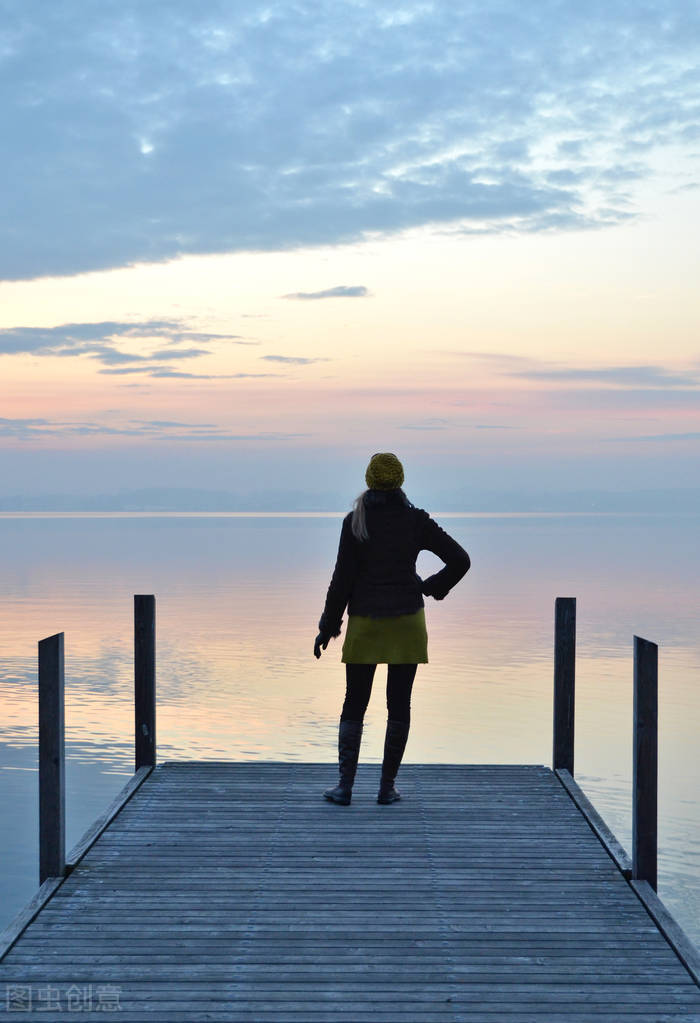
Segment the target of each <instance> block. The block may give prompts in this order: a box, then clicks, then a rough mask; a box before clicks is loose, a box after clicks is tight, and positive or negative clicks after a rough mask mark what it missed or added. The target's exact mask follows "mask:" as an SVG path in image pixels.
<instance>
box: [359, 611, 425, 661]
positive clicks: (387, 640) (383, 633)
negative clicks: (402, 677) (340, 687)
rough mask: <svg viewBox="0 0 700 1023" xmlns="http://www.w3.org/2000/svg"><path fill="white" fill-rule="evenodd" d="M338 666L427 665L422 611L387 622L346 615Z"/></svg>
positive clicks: (388, 618)
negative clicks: (346, 625) (340, 664)
mask: <svg viewBox="0 0 700 1023" xmlns="http://www.w3.org/2000/svg"><path fill="white" fill-rule="evenodd" d="M341 663H343V664H427V663H428V632H427V629H426V627H425V608H421V609H420V610H419V611H416V612H415V613H414V614H410V615H394V616H392V617H386V618H370V617H369V616H367V615H349V616H348V627H347V629H346V631H345V640H344V642H343V653H342V657H341Z"/></svg>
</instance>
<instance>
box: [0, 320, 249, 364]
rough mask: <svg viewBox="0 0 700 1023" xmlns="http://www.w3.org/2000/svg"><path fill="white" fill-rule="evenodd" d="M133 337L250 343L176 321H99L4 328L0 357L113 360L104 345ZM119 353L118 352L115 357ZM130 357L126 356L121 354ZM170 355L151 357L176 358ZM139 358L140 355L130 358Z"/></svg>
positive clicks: (174, 341)
mask: <svg viewBox="0 0 700 1023" xmlns="http://www.w3.org/2000/svg"><path fill="white" fill-rule="evenodd" d="M134 338H139V339H144V340H149V339H151V340H158V341H161V342H162V341H165V342H167V343H168V344H171V345H176V344H181V343H182V342H184V341H189V342H198V343H199V344H204V343H206V342H209V343H211V342H217V341H219V342H227V343H231V344H253V345H257V344H259V343H260V342H259V341H249V340H244V339H243V338H241V337H239V335H237V334H206V333H201V332H199V331H191V330H187V329H186V328H185V327H184V325H183V324H182V322H181V321H179V320H143V321H141V322H138V323H133V322H128V321H114V320H100V321H98V322H95V323H63V324H60V325H59V326H56V327H3V328H1V329H0V355H23V354H31V355H51V356H55V355H61V356H63V355H83V354H86V355H94V356H95V357H96V358H101V357H104V358H105V360H109V359H111V358H112V356H113V354H114V351H115V350H114V348H113V347H112V344H109V343H107V342H112V343H113V342H116V341H117V340H122V341H132V340H133V339H134ZM185 351H187V352H188V353H191V352H195V351H196V352H197V354H204V355H207V354H208V349H204V348H201V349H185ZM121 354H122V353H117V356H119V355H121ZM123 354H124V356H125V357H129V356H128V355H127V353H123ZM177 357H178V356H177V355H176V354H174V353H173V352H170V353H169V354H168V355H158V356H150V358H177ZM133 358H134V359H138V358H139V356H138V355H136V356H133Z"/></svg>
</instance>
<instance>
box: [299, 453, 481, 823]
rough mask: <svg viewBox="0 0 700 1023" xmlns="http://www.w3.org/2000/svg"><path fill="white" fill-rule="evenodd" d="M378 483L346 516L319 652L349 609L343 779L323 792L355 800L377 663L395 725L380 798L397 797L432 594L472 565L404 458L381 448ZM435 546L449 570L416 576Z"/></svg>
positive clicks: (374, 475) (373, 462)
mask: <svg viewBox="0 0 700 1023" xmlns="http://www.w3.org/2000/svg"><path fill="white" fill-rule="evenodd" d="M365 480H366V482H367V486H368V488H369V489H368V490H365V491H363V493H361V494H360V496H359V497H358V498H357V499H356V501H355V503H354V506H353V510H352V512H348V514H347V515H346V516H345V518H344V519H343V525H342V529H341V533H340V544H339V547H338V557H337V560H336V563H335V569H334V571H333V577H332V579H331V582H330V586H329V587H328V593H327V595H326V604H325V607H324V609H323V614H322V615H321V620H320V621H319V623H318V627H319V630H320V631H319V634H318V636H317V637H316V641H315V643H314V654H315V656H316V657H320V656H321V647H323V649H324V650H325V649H326V647H327V646H328V643H329V641H330V639H331V637H334V636H339V635H340V630H341V626H342V621H343V614H344V612H345V608H346V606H347V609H348V627H347V630H346V633H345V641H344V643H343V650H342V662H343V663H344V664H345V676H346V693H345V702H344V704H343V709H342V713H341V715H340V726H339V732H338V759H339V764H340V782H339V784H338V785H337V786H336V787H335V788H334V789H328V790H327V791H326V792H324V793H323V795H324V797H325V798H326V799H329V800H331V801H332V802H334V803H340V804H341V805H342V806H347V805H348V804H349V803H350V799H351V795H352V786H353V782H354V780H355V772H356V770H357V761H358V757H359V753H360V741H361V739H362V728H363V722H364V716H365V711H366V710H367V705H368V703H369V698H370V694H371V692H372V680H373V678H374V671H375V668H376V667H377V664H386V665H387V686H386V701H387V711H388V717H387V724H386V736H385V739H384V760H383V763H382V774H381V781H380V784H379V793H378V795H377V802H378V803H394V802H395V801H396V800H397V799H400V798H401V796H400V794H399V793H398V792H397V791H396V789H395V788H394V780H395V778H396V774H397V772H398V769H399V766H400V764H401V759H402V757H403V753H404V749H405V748H406V740H407V739H408V731H409V727H410V721H411V689H412V687H413V680H414V678H415V675H416V669H417V667H418V665H419V664H427V663H428V635H427V632H426V627H425V610H424V607H425V605H424V602H423V595H424V594H425V595H426V596H431V597H434V598H435V600H442V599H443V598H444V597H445V596H446V595H447V594H448V593H449V591H450V590H451V589H452V587H453V586H454V585H455V583H457V582H459V580H460V579H461V578H462V576H463V575H465V574H466V572H467V571H468V570H469V566H470V564H471V562H470V560H469V555H468V554H467V552H466V551H465V550H464V548H463V547H461V546H460V545H459V544H458V543H457V541H456V540H453V539H452V537H451V536H449V535H448V534H447V533H446V532H445V531H444V529H441V528H440V526H438V524H437V522H435V521H434V520H433V519H431V517H430V515H429V514H428V513H427V512H426V511H424V510H423V509H422V508H416V507H415V506H414V505H413V504H411V502H410V501H409V500H408V498H407V497H406V495H405V494H404V492H403V490H402V489H401V485H402V483H403V480H404V475H403V466H402V465H401V462H400V461H399V460H398V458H397V457H396V455H394V454H390V453H387V452H384V453H380V454H376V455H372V458H371V459H370V463H369V465H368V467H367V471H366V473H365ZM422 550H428V551H432V552H433V553H434V554H437V556H438V557H439V558H441V559H442V560H443V561H444V562H445V567H444V568H442V569H441V570H440V571H439V572H436V573H435V575H431V576H430V577H429V578H428V579H421V578H420V577H419V576H418V575H417V573H416V558H417V556H418V552H419V551H422Z"/></svg>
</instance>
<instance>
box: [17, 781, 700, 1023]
mask: <svg viewBox="0 0 700 1023" xmlns="http://www.w3.org/2000/svg"><path fill="white" fill-rule="evenodd" d="M336 770H337V769H336V767H335V765H332V764H295V763H286V764H280V763H273V762H249V763H221V762H209V763H205V762H200V763H193V764H185V763H168V764H164V765H159V766H157V767H155V768H154V770H153V771H152V772H151V773H150V774H149V775H148V777H147V778H146V779H145V781H143V782H142V783H141V784H140V786H139V787H138V789H137V790H136V791H135V792H134V793H133V795H132V796H131V798H130V799H129V800H128V801H127V802H126V803H125V804H124V805H123V806H122V807H121V809H120V810H119V812H118V814H116V815H115V816H113V817H112V819H111V821H110V822H109V823H108V825H107V826H106V828H104V830H102V831H101V832H100V833H99V835H98V836H96V837H94V840H93V841H92V842H91V844H90V845H89V846H88V847H87V848H86V849H84V850H83V854H82V858H81V859H80V861H79V862H78V863H77V864H76V866H75V867H74V869H73V871H72V872H71V874H70V875H69V876H68V877H67V878H66V879H65V880H64V881H63V883H62V884H61V886H60V888H58V889H57V891H56V892H55V893H54V895H53V897H52V898H51V900H50V901H49V902H48V903H47V904H46V905H45V906H44V908H43V909H41V910H40V911H39V912H38V913H37V914H36V916H35V917H34V919H33V920H32V922H31V923H30V924H29V926H27V927H26V929H25V930H24V932H23V933H22V935H21V937H20V938H19V940H17V941H16V942H15V944H14V946H13V947H12V948H11V949H10V951H9V952H8V953H7V955H6V957H5V959H4V961H3V962H2V963H0V1016H2V1014H3V1011H4V1009H5V992H6V990H7V986H12V985H14V986H21V985H25V987H26V988H28V989H31V990H32V991H33V992H35V993H36V992H38V991H39V989H41V988H47V989H50V990H51V991H53V992H54V994H55V996H56V997H57V998H58V1000H59V1002H60V1001H61V999H62V1000H63V1007H62V1008H61V1010H60V1013H59V1012H58V1011H57V1012H56V1013H55V1016H56V1018H57V1019H59V1018H60V1019H62V1020H68V1021H71V1020H79V1019H83V1020H84V1019H85V1011H83V1010H81V1011H79V1012H69V1011H67V1009H66V1005H67V998H68V991H69V989H70V988H71V985H73V986H74V988H75V987H77V988H78V989H87V988H91V991H92V997H93V1000H94V1001H95V1002H96V1000H97V991H98V990H99V989H104V988H105V986H110V985H111V986H112V989H113V990H114V989H118V1000H119V1006H120V1008H119V1010H115V1011H114V1012H113V1013H109V1012H105V1011H101V1012H100V1016H99V1018H113V1019H120V1020H123V1021H129V1023H137V1021H140V1023H146V1021H153V1020H156V1021H163V1023H165V1021H166V1020H167V1021H168V1023H176V1021H179V1020H182V1021H188V1023H189V1021H191V1023H198V1021H199V1020H215V1021H216V1020H218V1021H221V1023H239V1021H244V1020H245V1021H256V1023H291V1021H292V1020H294V1021H295V1023H301V1021H303V1023H330V1021H333V1023H336V1021H338V1020H341V1021H342V1020H346V1021H348V1023H349V1021H352V1023H405V1021H406V1020H410V1021H411V1023H427V1021H435V1023H438V1021H449V1023H479V1021H484V1023H485V1021H487V1020H488V1021H489V1023H495V1021H497V1020H498V1021H500V1020H507V1021H509V1023H545V1021H546V1023H563V1021H564V1020H566V1023H582V1021H583V1020H586V1021H588V1023H590V1021H591V1020H594V1021H600V1023H604V1021H609V1023H611V1021H612V1020H615V1021H616V1023H619V1020H629V1021H638V1023H652V1021H653V1023H671V1021H673V1023H681V1021H685V1023H691V1021H692V1023H700V988H699V987H698V985H697V984H696V983H695V982H694V980H693V977H692V976H691V974H690V973H689V971H688V969H687V968H686V966H684V965H683V963H682V962H681V960H680V959H679V957H678V955H677V954H676V952H675V951H674V949H673V948H672V947H671V945H670V944H669V941H668V940H667V939H666V938H665V937H664V934H663V933H662V930H660V928H659V925H658V922H657V920H656V919H655V918H654V917H653V916H651V915H650V913H649V912H648V910H647V908H645V905H644V904H643V903H642V902H641V901H640V899H639V898H638V897H637V894H636V893H635V891H633V890H632V889H631V887H630V885H629V884H628V883H627V881H626V880H625V878H624V877H623V876H622V874H621V872H620V870H619V869H618V866H617V865H616V863H615V862H614V861H613V859H612V858H611V856H610V855H609V852H608V851H606V849H605V848H604V847H603V844H601V841H600V840H599V837H598V836H597V834H596V833H594V830H592V828H591V826H590V823H589V822H588V821H587V819H586V817H585V816H584V814H583V813H582V812H581V811H580V809H579V808H578V806H577V805H576V803H575V802H574V801H573V800H572V798H571V796H570V794H569V793H568V792H567V790H566V789H565V787H564V786H563V784H562V782H561V781H560V780H559V779H558V778H557V777H556V776H555V774H554V773H553V772H552V771H550V770H549V769H548V768H545V767H539V766H526V767H517V766H515V767H513V766H505V767H501V766H495V767H493V768H491V767H488V766H475V767H471V766H459V765H440V764H437V765H435V764H430V765H419V764H404V765H403V766H402V767H401V770H400V772H399V777H398V779H397V787H398V788H399V790H400V792H401V794H402V799H401V800H400V801H399V802H398V803H395V804H393V805H390V806H379V805H378V804H377V803H376V801H375V799H376V791H377V785H378V781H379V771H380V768H379V765H376V766H375V765H371V766H366V765H362V763H361V764H360V767H359V769H358V775H357V780H356V783H355V788H354V792H353V801H352V803H351V805H350V806H348V807H340V806H336V805H334V804H331V803H328V802H327V801H326V800H324V799H323V798H322V791H323V789H324V788H327V787H328V786H329V785H330V784H332V783H333V782H334V781H335V775H336ZM667 929H668V928H667ZM6 1014H7V1015H8V1018H16V1017H14V1016H13V1015H12V1014H10V1013H9V1012H7V1013H6ZM20 1018H23V1019H32V1020H42V1019H43V1020H45V1019H47V1018H48V1016H47V1012H46V1009H45V1007H37V1006H34V1007H33V1008H32V1010H31V1011H23V1012H22V1014H21V1017H20Z"/></svg>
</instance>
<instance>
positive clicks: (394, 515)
mask: <svg viewBox="0 0 700 1023" xmlns="http://www.w3.org/2000/svg"><path fill="white" fill-rule="evenodd" d="M365 521H366V524H367V532H368V533H369V539H367V540H358V539H356V538H355V536H353V533H352V529H351V524H352V512H348V514H347V515H346V516H345V518H344V519H343V525H342V529H341V532H340V543H339V546H338V557H337V559H336V563H335V569H334V571H333V577H332V579H331V582H330V586H329V587H328V593H327V595H326V604H325V607H324V609H323V614H322V615H321V619H320V621H319V623H318V627H319V630H320V632H322V633H323V634H324V635H326V636H339V635H340V629H341V626H342V622H343V614H344V612H345V608H346V606H347V609H348V614H349V615H369V616H370V617H371V618H383V617H388V616H393V615H403V614H413V613H415V612H416V611H419V610H420V609H421V608H422V607H424V606H425V604H424V601H423V594H425V595H426V596H431V597H434V598H435V599H436V600H442V599H443V597H445V596H446V595H447V594H448V593H449V591H450V590H451V589H452V587H453V586H454V585H455V583H457V582H459V580H460V579H461V578H462V576H463V575H465V574H466V572H467V571H468V570H469V566H470V564H471V562H470V559H469V555H468V554H467V552H466V551H465V550H464V548H463V547H461V546H460V545H459V544H458V543H457V541H456V540H453V538H452V537H451V536H450V535H449V534H448V533H446V532H445V530H444V529H442V528H441V527H440V526H438V524H437V522H435V521H434V519H431V517H430V515H429V514H428V512H426V511H424V510H423V509H422V508H416V507H415V506H414V505H412V504H411V502H410V501H409V500H408V498H407V497H406V495H405V494H404V492H403V490H401V489H400V488H399V489H397V490H387V491H375V490H370V491H368V492H367V493H366V495H365ZM423 550H426V551H432V552H433V554H437V556H438V557H439V558H441V559H442V560H443V561H444V562H445V567H444V568H442V569H440V571H439V572H436V573H435V574H434V575H431V576H430V577H429V578H428V579H421V578H420V576H419V575H418V574H417V573H416V558H417V557H418V552H419V551H423Z"/></svg>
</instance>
